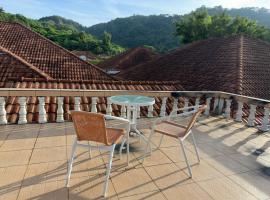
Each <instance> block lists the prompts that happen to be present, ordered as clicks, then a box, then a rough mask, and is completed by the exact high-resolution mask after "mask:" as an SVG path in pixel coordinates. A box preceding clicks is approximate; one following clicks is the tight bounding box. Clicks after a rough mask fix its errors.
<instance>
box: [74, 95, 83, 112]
mask: <svg viewBox="0 0 270 200" xmlns="http://www.w3.org/2000/svg"><path fill="white" fill-rule="evenodd" d="M80 105H81V97H75V104H74V110H75V111H81V106H80Z"/></svg>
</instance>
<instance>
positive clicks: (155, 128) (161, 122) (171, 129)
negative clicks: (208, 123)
mask: <svg viewBox="0 0 270 200" xmlns="http://www.w3.org/2000/svg"><path fill="white" fill-rule="evenodd" d="M205 108H206V106H205V105H202V106H199V107H198V106H191V107H187V108H180V109H178V110H177V111H180V110H184V109H186V110H190V109H193V110H192V111H187V112H183V113H181V114H177V112H174V113H172V114H171V115H169V116H167V117H163V118H161V119H158V120H156V121H155V122H154V124H153V125H152V128H151V134H150V136H149V138H148V142H147V146H146V149H145V156H146V155H147V153H148V149H149V148H150V154H151V153H152V149H151V138H152V136H153V134H154V133H159V134H162V136H161V139H160V142H159V145H158V147H157V148H159V147H160V145H161V143H162V140H163V137H164V135H165V136H169V137H173V138H175V139H177V140H179V142H180V145H181V149H182V152H183V154H184V157H185V161H186V164H187V168H188V172H189V175H190V177H192V171H191V167H190V165H189V162H188V159H187V155H186V151H185V147H184V140H185V139H186V138H187V137H188V136H189V135H191V136H192V142H193V145H194V149H195V152H196V156H197V159H198V163H200V157H199V153H198V150H197V145H196V141H195V138H194V135H193V133H192V128H193V126H194V124H195V123H196V120H197V118H198V117H199V116H200V114H201V113H202V112H203V111H204V110H205ZM191 113H192V114H193V115H192V117H191V120H190V121H189V123H188V125H187V126H185V125H182V124H178V123H176V122H174V121H172V120H171V119H172V118H173V117H180V116H185V115H190V114H191ZM145 156H144V157H145Z"/></svg>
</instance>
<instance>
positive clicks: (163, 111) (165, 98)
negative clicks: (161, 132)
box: [159, 97, 167, 117]
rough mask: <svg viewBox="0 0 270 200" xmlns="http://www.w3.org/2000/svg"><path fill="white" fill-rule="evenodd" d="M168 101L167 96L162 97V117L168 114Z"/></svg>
mask: <svg viewBox="0 0 270 200" xmlns="http://www.w3.org/2000/svg"><path fill="white" fill-rule="evenodd" d="M166 103H167V97H163V98H162V103H161V108H160V114H159V116H160V117H164V116H165V115H166Z"/></svg>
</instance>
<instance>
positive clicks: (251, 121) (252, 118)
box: [247, 105, 257, 126]
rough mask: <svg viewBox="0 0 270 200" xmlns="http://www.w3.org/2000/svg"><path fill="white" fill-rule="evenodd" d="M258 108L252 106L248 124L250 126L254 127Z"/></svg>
mask: <svg viewBox="0 0 270 200" xmlns="http://www.w3.org/2000/svg"><path fill="white" fill-rule="evenodd" d="M256 107H257V106H256V105H250V109H249V116H248V123H247V125H248V126H254V120H255V112H256Z"/></svg>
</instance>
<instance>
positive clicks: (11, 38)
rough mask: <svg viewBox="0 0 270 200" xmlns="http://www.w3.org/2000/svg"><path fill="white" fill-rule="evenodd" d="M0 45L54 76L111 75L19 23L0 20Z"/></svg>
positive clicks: (84, 77)
mask: <svg viewBox="0 0 270 200" xmlns="http://www.w3.org/2000/svg"><path fill="white" fill-rule="evenodd" d="M0 46H1V47H2V48H5V49H6V50H8V51H9V52H11V53H12V54H14V55H16V56H17V57H20V58H21V59H23V60H24V61H25V62H27V63H28V64H29V65H32V66H34V67H36V68H37V69H39V70H41V71H43V73H46V74H47V75H48V76H50V77H52V78H54V79H68V80H112V79H113V78H111V77H110V76H108V75H107V74H106V73H105V72H103V71H102V70H101V69H99V68H98V67H96V66H94V65H91V64H89V63H87V62H85V61H82V60H81V59H80V58H78V57H77V56H75V55H74V54H72V53H71V52H69V51H67V50H65V49H64V48H62V47H60V46H58V45H56V44H55V43H53V42H51V41H50V40H48V39H46V38H45V37H43V36H41V35H40V34H38V33H35V32H33V31H31V30H30V29H28V28H27V27H25V26H23V25H21V24H19V23H11V22H0Z"/></svg>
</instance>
